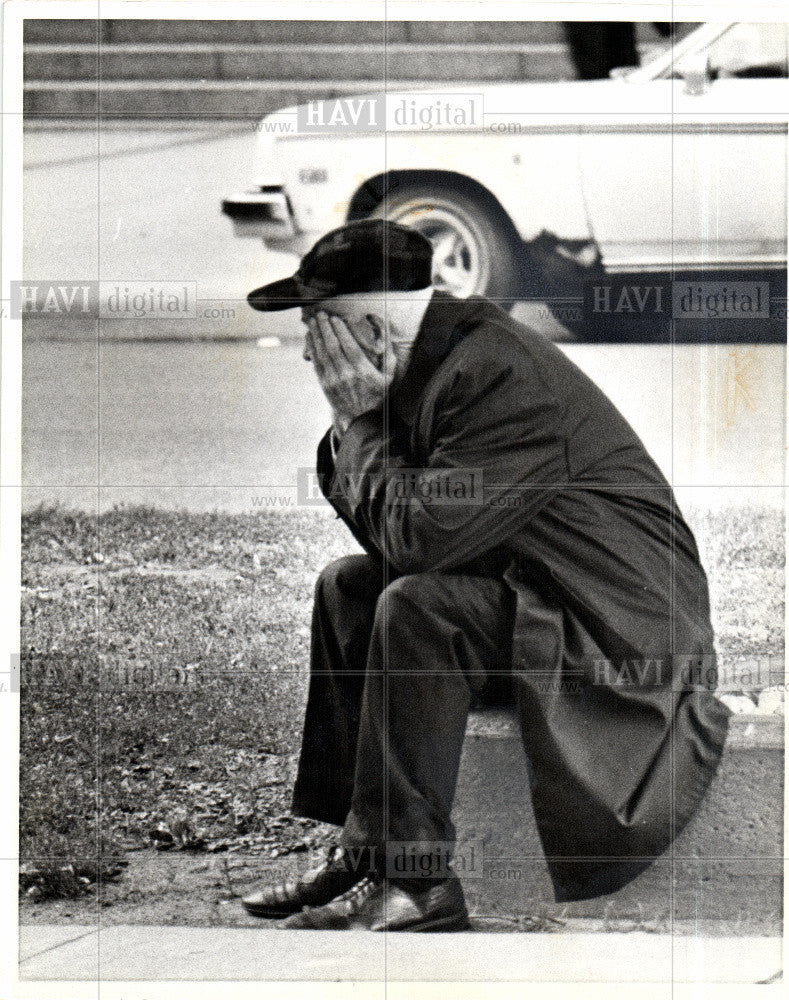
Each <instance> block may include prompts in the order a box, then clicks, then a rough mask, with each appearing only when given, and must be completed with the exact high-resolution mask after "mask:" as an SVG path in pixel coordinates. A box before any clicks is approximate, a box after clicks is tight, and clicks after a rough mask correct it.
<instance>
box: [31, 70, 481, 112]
mask: <svg viewBox="0 0 789 1000" xmlns="http://www.w3.org/2000/svg"><path fill="white" fill-rule="evenodd" d="M442 84H444V85H446V86H447V87H467V86H474V85H475V84H469V82H468V81H467V80H448V81H442ZM476 86H479V84H476ZM397 87H398V89H399V88H401V87H402V89H403V90H415V89H424V82H423V81H421V80H398V81H397ZM381 88H382V81H381V80H380V79H364V80H332V81H326V80H253V81H249V80H209V81H205V80H147V81H145V80H110V81H102V83H101V85H100V86H97V85H96V82H95V81H93V82H91V81H89V80H87V81H83V80H54V81H50V80H31V81H29V82H28V83H27V84H26V85H25V91H24V110H25V115H26V116H28V117H42V118H49V117H61V116H78V117H79V116H83V117H90V118H95V116H96V115H98V114H101V115H106V116H108V117H119V118H120V117H129V118H152V117H172V118H211V117H214V116H217V117H220V118H226V119H233V118H251V119H257V118H262V117H263V116H264V115H267V114H270V113H271V112H273V111H276V110H278V109H279V108H284V107H288V106H289V105H293V104H301V103H303V102H305V101H312V100H319V99H322V98H324V99H325V98H332V97H340V96H342V95H344V94H355V93H367V92H370V91H375V90H380V89H381Z"/></svg>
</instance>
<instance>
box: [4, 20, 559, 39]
mask: <svg viewBox="0 0 789 1000" xmlns="http://www.w3.org/2000/svg"><path fill="white" fill-rule="evenodd" d="M563 39H564V34H563V31H562V26H561V24H560V23H558V22H556V21H487V20H480V21H380V20H370V21H320V20H311V21H298V20H294V21H264V20H235V21H233V20H229V21H225V20H204V21H202V20H186V19H184V20H154V19H146V18H141V19H137V18H128V19H125V18H104V19H102V20H93V19H77V18H74V19H72V18H68V19H64V20H60V19H58V20H50V19H41V20H39V19H33V18H30V19H28V20H26V21H25V26H24V40H25V42H49V43H57V44H63V43H66V42H86V43H90V44H96V43H98V42H101V43H102V44H108V43H120V42H133V43H141V42H152V43H156V42H159V43H165V44H174V43H181V42H186V43H194V42H210V43H214V44H215V43H221V42H235V43H240V44H244V43H250V44H251V43H253V42H290V43H303V44H310V43H322V44H338V43H343V42H353V43H356V44H358V43H362V42H373V43H375V42H378V43H380V42H383V41H384V40H385V41H386V42H389V43H393V42H417V43H426V42H427V43H429V42H505V43H506V42H561V41H563Z"/></svg>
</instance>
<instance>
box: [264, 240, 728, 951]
mask: <svg viewBox="0 0 789 1000" xmlns="http://www.w3.org/2000/svg"><path fill="white" fill-rule="evenodd" d="M430 282H431V247H430V244H429V243H428V241H427V240H425V239H424V238H423V237H422V236H420V235H419V234H418V233H416V232H415V231H413V230H410V229H407V228H405V227H402V226H398V225H395V224H392V223H387V222H383V221H380V220H375V221H373V220H367V221H363V222H357V223H351V224H349V225H346V226H343V227H342V228H340V229H337V230H335V231H333V232H331V233H329V234H328V235H327V236H325V237H323V238H322V239H321V240H319V241H318V242H317V243H316V244H315V246H314V247H313V248H312V250H311V251H310V252H309V253H308V254H307V255H306V257H305V258H304V260H303V261H302V263H301V265H300V267H299V269H298V271H297V272H296V274H295V275H294V276H293V277H292V278H288V279H285V280H283V281H279V282H274V283H273V284H271V285H267V286H265V287H263V288H260V289H258V290H256V291H254V292H252V293H251V294H250V296H249V301H250V303H251V305H252V306H253V307H254V308H256V309H261V310H273V309H285V308H289V307H293V306H300V307H301V309H302V316H303V318H304V320H305V323H306V326H307V334H306V349H305V357H306V358H307V359H308V360H309V359H311V360H312V362H313V364H314V366H315V370H316V373H317V376H318V379H319V381H320V384H321V386H322V388H323V391H324V393H325V395H326V397H327V399H328V401H329V403H330V404H331V407H332V411H333V418H334V419H333V427H332V428H331V429H330V430H329V431H328V432H327V434H326V436H325V437H324V438H323V440H322V441H321V443H320V445H319V447H318V473H319V477H320V482H321V488H322V489H323V491H324V493H325V495H326V496H327V498H328V499H329V500H330V502H331V503H332V505H333V506H334V508H335V510H336V511H337V513H338V514H339V516H340V517H341V518H342V519H343V520H344V521H345V523H346V524H347V526H348V528H349V529H350V531H351V532H352V534H353V535H354V537H355V538H356V539H357V541H358V542H359V543H360V544H361V546H362V547H363V549H364V550H365V552H366V554H364V555H361V554H360V555H353V556H348V557H346V558H344V559H340V560H339V561H337V562H334V563H332V564H331V565H330V566H328V567H327V568H326V569H325V570H324V571H323V573H322V574H321V576H320V579H319V580H318V584H317V588H316V595H315V605H314V614H313V625H312V654H311V677H310V687H309V696H308V702H307V709H306V719H305V725H304V735H303V743H302V748H301V758H300V762H299V770H298V775H297V780H296V786H295V790H294V796H293V811H294V813H296V814H298V815H301V816H308V817H312V818H314V819H317V820H322V821H325V822H328V823H334V824H337V825H338V826H341V827H342V833H341V836H340V838H339V843H338V844H337V845H336V846H335V848H334V849H333V850H332V851H331V852H330V854H329V857H328V859H327V861H326V862H325V864H324V865H322V866H321V867H320V868H318V869H316V870H313V871H311V872H309V873H307V875H306V876H304V877H303V878H302V879H301V880H299V881H295V882H291V883H286V884H284V885H279V886H274V887H269V888H266V889H263V890H262V891H261V892H258V893H255V894H253V895H251V896H248V897H247V898H246V899H245V900H244V905H245V906H246V908H247V910H248V911H249V912H250V913H253V914H255V915H256V916H260V917H288V919H286V920H284V922H283V923H282V924H281V926H285V927H300V928H332V927H336V928H349V927H366V928H370V929H373V930H412V931H413V930H454V929H461V928H464V927H466V926H467V925H468V915H467V911H466V907H465V903H464V898H463V892H462V889H461V885H460V882H459V881H458V879H457V877H456V876H455V874H454V873H453V871H452V868H451V865H450V863H449V860H450V856H451V849H450V850H447V849H446V848H447V845H451V844H452V843H453V840H454V829H453V825H452V822H451V818H450V813H451V809H452V801H453V796H454V791H455V784H456V779H457V773H458V765H459V760H460V754H461V749H462V745H463V737H464V731H465V727H466V721H467V716H468V711H469V707H470V705H471V703H472V699H473V698H474V696H475V695H480V696H482V697H483V698H484V697H485V695H486V694H487V693H489V692H490V691H491V690H492V689H494V688H496V687H497V686H498V687H499V688H500V687H501V682H502V680H506V682H507V683H509V684H510V685H511V688H512V691H513V692H514V696H515V701H516V703H517V708H518V713H519V717H520V721H521V731H522V738H523V744H524V748H525V751H526V755H527V760H526V762H525V763H526V764H527V766H528V769H529V776H530V781H531V793H532V799H533V805H534V812H535V816H536V821H537V826H538V829H539V834H540V837H541V840H542V844H543V846H544V849H545V854H546V858H547V863H548V867H549V871H550V874H551V877H552V881H553V885H554V890H555V895H556V898H557V900H561V901H569V900H578V899H585V898H589V897H592V896H597V895H602V894H606V893H610V892H613V891H614V890H616V889H618V888H620V887H621V886H623V885H624V884H625V883H627V882H628V881H630V880H631V879H632V878H634V877H635V875H636V874H638V873H639V872H640V871H642V870H643V869H644V868H646V867H647V865H648V864H649V863H650V861H651V860H652V859H654V858H655V857H656V856H657V855H659V854H660V853H662V852H663V851H664V850H665V849H666V847H667V846H668V845H669V844H670V843H671V841H672V838H673V837H674V836H675V834H676V833H677V831H678V830H679V829H681V827H682V826H683V825H684V824H685V823H686V822H687V820H688V819H689V818H690V816H691V815H692V814H693V812H694V810H695V808H696V806H697V804H698V802H699V801H700V799H701V797H702V795H703V793H704V791H705V789H706V787H707V786H708V784H709V782H710V779H711V778H712V776H713V774H714V772H715V770H716V767H717V765H718V761H719V759H720V756H721V751H722V748H723V743H724V740H725V736H726V731H727V727H728V719H729V714H730V712H729V709H727V708H726V707H725V706H724V705H722V704H721V703H720V702H719V701H718V700H717V699H716V698H715V697H714V696H713V694H712V692H711V690H710V689H709V687H708V686H706V685H705V683H704V682H705V680H706V678H708V677H709V676H710V675H711V674H712V673H713V671H711V670H710V669H709V668H710V667H711V666H712V667H714V647H713V634H712V628H711V625H710V616H709V599H708V593H707V582H706V577H705V574H704V570H703V569H702V567H701V564H700V562H699V555H698V551H697V549H696V545H695V542H694V539H693V536H692V534H691V532H690V529H689V528H688V526H687V525H686V524H685V521H684V520H683V518H682V515H681V514H680V512H679V510H678V509H677V506H676V503H675V500H674V496H673V494H672V491H671V489H670V487H669V485H668V483H667V482H666V480H665V479H664V477H663V476H662V475H661V473H660V472H659V471H658V469H657V467H656V466H655V464H654V462H653V461H652V460H651V459H650V457H649V456H648V455H647V453H646V451H645V450H644V447H643V445H642V444H641V442H640V440H639V439H638V437H637V436H636V434H635V433H634V432H633V430H632V429H631V428H630V426H629V425H628V424H627V422H626V421H625V420H624V418H623V417H622V416H621V414H620V413H619V412H618V411H617V410H616V409H615V407H614V406H613V405H612V403H611V402H610V401H609V400H608V399H607V397H606V396H605V395H604V394H603V393H602V392H601V391H600V390H599V389H598V388H597V387H596V386H595V385H594V384H593V383H592V382H591V381H590V380H589V379H588V378H587V377H586V376H585V375H584V374H583V373H582V372H581V371H580V370H579V369H578V368H577V367H576V366H575V365H574V364H573V363H572V362H570V361H569V360H568V359H567V357H566V356H565V355H564V354H563V353H562V352H561V351H560V350H559V349H558V348H557V347H556V346H555V345H554V344H552V343H551V342H549V341H548V340H547V339H545V338H544V337H543V336H541V335H540V334H539V333H536V332H535V331H534V330H531V329H529V328H527V327H525V326H523V325H521V324H520V323H517V322H515V321H514V320H513V319H511V318H510V316H509V315H508V314H507V313H505V312H504V311H502V310H501V309H499V308H498V307H497V306H496V305H495V304H493V303H492V302H489V301H487V300H485V299H483V298H471V299H467V300H465V301H460V300H457V299H454V298H452V297H451V296H450V295H447V294H444V293H442V292H439V291H434V290H432V289H431V287H430ZM490 777H491V781H492V782H493V781H495V780H496V775H491V776H490ZM404 850H407V853H408V855H409V856H410V857H412V858H414V859H416V862H417V863H416V864H415V865H414V866H413V868H412V870H413V871H414V872H416V873H418V874H419V877H418V878H408V877H403V873H402V865H401V866H400V867H399V868H398V866H397V865H396V864H394V859H395V858H396V857H398V856H399V857H402V856H403V851H404ZM288 915H290V916H288Z"/></svg>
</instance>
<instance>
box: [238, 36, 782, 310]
mask: <svg viewBox="0 0 789 1000" xmlns="http://www.w3.org/2000/svg"><path fill="white" fill-rule="evenodd" d="M788 48H789V40H788V37H787V25H786V24H783V23H743V22H738V23H725V24H704V25H702V26H700V27H699V28H697V29H696V30H695V31H693V32H692V33H691V34H689V35H688V36H687V37H685V38H684V39H683V40H682V41H681V42H679V43H678V44H676V45H675V46H674V47H673V49H669V50H667V51H665V52H663V53H662V54H660V55H658V56H657V57H656V58H654V59H653V60H652V61H651V62H649V63H648V64H647V65H645V66H643V67H641V68H636V69H632V70H624V71H616V72H615V74H614V75H613V76H612V79H610V80H600V81H574V82H563V83H524V84H504V85H487V84H486V85H480V86H475V85H469V86H468V87H465V88H463V89H462V90H460V89H458V88H454V89H445V88H440V89H436V90H430V91H426V90H421V91H405V92H403V91H398V92H396V93H395V92H388V93H386V94H385V95H384V94H377V95H375V94H373V95H360V96H359V97H356V98H348V97H341V98H337V99H336V100H334V101H326V102H319V105H320V106H318V104H313V105H302V106H300V107H293V108H286V109H284V110H282V111H278V112H277V113H275V114H273V115H270V116H269V117H267V118H266V119H264V120H263V121H262V122H261V123H260V138H259V151H258V162H259V170H260V173H259V175H258V177H257V179H256V183H255V186H254V188H253V189H252V190H250V191H247V192H245V193H243V194H240V195H237V196H235V197H231V198H228V199H226V200H225V201H224V202H223V211H224V212H225V214H227V215H228V216H230V218H231V219H232V220H233V222H234V225H235V228H236V232H237V233H238V234H239V235H253V236H258V237H262V238H263V239H264V240H265V242H266V244H267V245H269V246H271V247H275V248H280V249H285V248H287V249H291V250H293V251H295V252H299V253H302V252H304V251H306V249H308V248H309V246H310V245H311V244H312V243H313V242H314V241H315V240H316V239H317V238H318V237H319V236H321V235H323V234H324V233H326V232H328V231H329V230H330V229H332V228H334V227H336V226H338V225H341V224H342V223H343V222H344V221H346V220H348V219H358V218H364V217H367V216H385V217H387V218H389V219H393V220H396V221H398V222H402V223H405V224H407V225H410V226H413V227H414V228H416V229H419V230H421V231H422V232H424V233H425V235H427V236H428V237H429V238H430V240H431V241H432V243H433V245H434V253H435V257H434V261H435V265H434V281H435V284H436V285H437V287H439V288H443V289H445V290H447V291H450V292H452V293H453V294H455V295H458V296H467V295H470V294H475V293H476V294H486V295H488V296H490V297H493V298H500V299H505V300H506V299H507V298H508V297H517V296H518V295H519V294H523V290H524V288H528V289H532V290H533V291H534V290H539V289H542V290H543V291H545V290H546V289H547V290H548V291H549V293H550V292H551V291H553V292H556V290H557V289H560V288H562V287H565V288H567V287H568V285H572V284H573V282H574V281H575V282H576V285H575V287H576V290H577V281H578V280H580V279H583V278H584V276H589V275H592V276H599V275H601V274H608V275H633V274H637V275H644V274H645V273H647V274H671V275H677V274H681V275H683V277H689V278H691V279H692V278H693V276H694V275H697V274H698V275H702V274H703V275H704V276H706V277H709V276H710V275H711V274H721V273H722V274H723V276H724V277H725V276H726V275H727V274H729V275H731V277H732V279H734V277H735V275H736V279H737V280H742V279H747V278H748V277H751V276H754V275H758V276H760V277H763V276H764V275H765V274H768V275H769V274H772V273H776V274H779V275H785V266H786V169H787V166H786V164H787V118H788V116H789V82H788V81H787V75H788V73H787V64H788V62H789V59H788V58H787V49H788ZM382 102H385V104H384V103H382ZM384 119H385V120H384ZM782 280H783V281H784V283H785V277H783V279H782ZM784 294H785V293H784Z"/></svg>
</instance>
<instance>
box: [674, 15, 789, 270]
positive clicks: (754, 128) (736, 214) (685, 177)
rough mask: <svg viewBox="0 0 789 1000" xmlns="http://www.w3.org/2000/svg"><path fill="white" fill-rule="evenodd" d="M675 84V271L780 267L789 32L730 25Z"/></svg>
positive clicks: (783, 233)
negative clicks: (698, 68) (698, 65)
mask: <svg viewBox="0 0 789 1000" xmlns="http://www.w3.org/2000/svg"><path fill="white" fill-rule="evenodd" d="M705 57H706V67H702V68H703V69H704V70H705V72H703V73H701V74H700V75H698V76H697V77H695V78H694V76H693V73H692V72H690V73H687V71H686V67H685V66H683V63H682V61H681V60H680V62H679V64H678V65H677V71H678V72H679V73H680V74H683V73H685V74H686V79H685V80H683V81H675V84H674V109H673V118H674V127H673V143H672V146H673V170H672V179H673V184H672V188H673V198H672V205H673V257H672V263H673V265H674V267H675V268H677V269H681V268H683V266H686V265H687V266H689V267H693V268H696V267H702V268H704V269H711V270H714V269H716V268H721V269H730V268H735V267H736V268H740V267H742V268H744V269H746V270H747V269H752V268H758V267H769V266H774V265H776V264H780V263H783V262H784V261H785V260H786V154H787V113H788V112H789V81H787V26H786V25H785V24H775V23H744V22H741V23H738V24H735V25H732V26H731V27H730V28H729V29H728V30H727V31H725V32H724V33H723V34H722V35H721V36H720V37H719V38H717V39H716V40H715V41H714V42H712V43H711V45H710V46H709V47H708V49H707V51H706V53H705Z"/></svg>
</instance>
